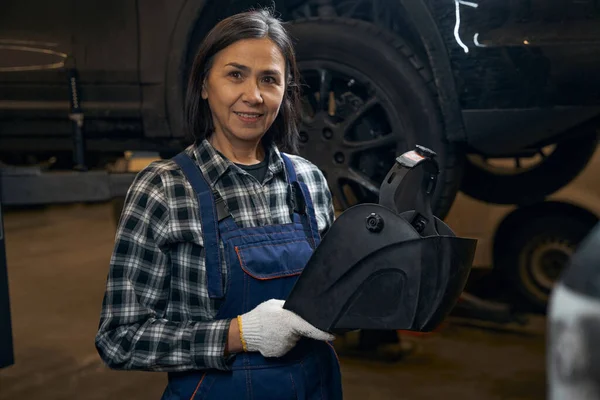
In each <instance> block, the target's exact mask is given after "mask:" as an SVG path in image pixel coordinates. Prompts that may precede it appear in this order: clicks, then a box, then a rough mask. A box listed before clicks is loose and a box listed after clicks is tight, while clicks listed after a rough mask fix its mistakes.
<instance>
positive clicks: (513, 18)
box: [0, 0, 600, 217]
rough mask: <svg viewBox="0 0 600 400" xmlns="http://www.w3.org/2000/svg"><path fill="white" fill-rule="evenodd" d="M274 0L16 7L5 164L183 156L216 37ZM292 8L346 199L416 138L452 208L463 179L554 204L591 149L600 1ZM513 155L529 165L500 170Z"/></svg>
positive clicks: (352, 1)
mask: <svg viewBox="0 0 600 400" xmlns="http://www.w3.org/2000/svg"><path fill="white" fill-rule="evenodd" d="M260 5H261V4H258V3H257V2H255V1H250V0H248V1H246V0H235V1H229V2H223V1H216V0H206V1H192V0H171V1H168V2H167V1H143V2H137V1H132V0H90V1H86V2H74V1H72V0H56V1H52V2H44V1H39V0H19V1H16V0H6V1H5V2H4V6H3V11H2V13H1V14H0V93H1V95H0V160H2V161H3V162H4V163H6V164H11V165H32V164H38V163H40V162H45V161H48V160H50V161H51V163H50V164H51V165H50V167H49V168H50V169H71V168H73V167H74V166H77V167H79V168H80V169H86V168H91V169H101V168H104V167H105V166H106V165H107V164H109V163H111V162H113V161H114V160H115V159H116V158H118V157H121V155H122V154H123V152H124V151H127V150H129V151H155V152H158V153H160V155H161V156H163V157H168V156H171V155H173V154H175V153H176V152H178V151H179V150H180V149H181V148H183V146H185V145H186V144H187V143H189V139H188V138H186V137H184V134H183V127H182V110H183V98H184V92H185V85H186V82H187V78H188V73H189V68H190V64H191V62H192V59H193V56H194V54H195V52H196V49H197V47H198V45H199V43H200V42H201V40H202V39H203V37H204V36H205V34H206V33H207V32H208V30H209V29H210V28H212V27H213V26H214V24H215V23H216V22H217V21H219V20H220V19H222V18H224V17H226V16H229V15H231V14H233V13H237V12H241V11H245V10H248V9H249V8H251V7H256V6H260ZM263 5H264V4H263ZM276 9H277V12H278V13H280V16H281V18H282V19H284V20H286V21H289V22H290V25H289V29H290V31H291V33H292V35H293V36H294V37H295V39H296V42H297V44H296V51H297V58H298V62H299V67H300V70H301V73H302V76H303V80H304V83H305V86H304V91H303V96H304V103H305V111H304V114H303V122H302V126H301V140H302V148H301V153H302V155H304V156H305V157H307V158H308V159H310V160H311V161H313V162H314V163H315V164H316V165H317V166H319V167H320V168H321V169H322V170H323V171H324V173H325V174H326V176H327V178H328V181H329V184H330V187H331V190H332V192H333V194H334V197H335V201H336V204H337V206H338V207H339V208H341V209H345V208H347V207H349V206H350V205H352V204H355V203H358V202H365V201H373V200H374V199H376V196H377V194H378V193H377V192H378V188H379V186H380V183H381V181H382V180H383V178H384V174H385V172H386V171H388V170H389V168H390V167H391V165H392V164H393V162H394V159H395V157H396V156H397V155H399V154H401V153H403V152H405V151H406V150H408V149H411V148H414V146H415V145H416V144H421V145H424V146H426V147H429V148H431V149H433V150H434V151H435V152H436V153H437V154H438V161H439V164H440V166H441V168H442V170H441V176H440V179H439V184H438V186H437V188H436V193H435V198H434V209H435V213H436V214H437V215H438V216H440V217H443V216H445V215H446V213H447V212H448V210H449V209H450V206H451V205H452V202H453V200H454V198H455V196H456V193H457V191H458V190H459V189H462V190H463V191H464V192H466V193H467V194H469V195H471V196H473V197H476V198H478V199H481V200H485V201H488V202H495V203H500V204H519V203H524V202H530V201H534V200H538V199H541V198H544V197H545V196H547V195H549V194H551V193H552V192H554V191H556V190H558V189H559V188H560V187H562V186H564V185H565V184H567V183H568V182H569V181H571V180H572V179H573V178H574V177H575V176H576V175H577V174H578V173H579V171H581V170H582V168H583V167H584V166H585V165H586V164H587V162H588V160H589V158H590V157H591V155H592V152H593V149H594V147H595V146H594V144H595V142H596V132H595V128H596V127H597V125H598V118H599V115H600V89H598V88H600V74H598V73H597V71H598V70H599V69H600V51H598V50H599V48H600V39H599V38H600V5H599V3H598V1H596V0H511V1H506V0H473V1H463V0H279V1H277V2H276ZM74 138H75V143H74V142H73V139H74ZM549 147H550V148H551V151H550V152H546V151H543V149H547V148H549ZM74 149H75V151H74ZM73 154H75V155H76V157H75V161H73V159H74V157H73ZM499 157H503V158H507V157H508V158H515V159H516V160H518V161H517V162H516V163H515V165H514V166H511V167H510V168H508V169H504V170H500V171H498V170H496V169H494V168H491V167H489V164H488V162H487V161H488V160H489V159H491V158H499ZM522 158H529V159H530V161H531V162H530V163H529V164H530V165H529V166H528V167H527V168H525V167H523V166H522V164H521V163H520V162H519V160H521V159H522ZM565 160H567V161H565ZM102 179H104V178H102ZM8 190H10V189H8Z"/></svg>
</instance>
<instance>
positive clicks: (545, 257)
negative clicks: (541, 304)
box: [531, 238, 575, 290]
mask: <svg viewBox="0 0 600 400" xmlns="http://www.w3.org/2000/svg"><path fill="white" fill-rule="evenodd" d="M574 251H575V249H574V246H573V245H572V244H571V243H569V242H567V241H565V240H560V239H557V238H556V239H548V240H546V241H544V242H543V243H541V244H539V245H538V246H537V247H536V248H535V249H534V250H533V252H532V254H531V275H532V277H533V279H534V280H535V282H536V283H537V284H538V285H540V286H541V287H543V288H544V289H547V290H552V288H553V287H554V283H555V282H556V280H557V279H558V277H559V276H560V274H561V273H562V271H563V270H564V268H565V267H566V265H567V263H568V262H569V259H570V258H571V256H572V255H573V253H574Z"/></svg>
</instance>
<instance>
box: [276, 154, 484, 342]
mask: <svg viewBox="0 0 600 400" xmlns="http://www.w3.org/2000/svg"><path fill="white" fill-rule="evenodd" d="M435 156H436V154H435V153H434V152H433V151H431V150H429V149H427V148H425V147H422V146H416V149H415V150H412V151H409V152H406V153H404V154H402V155H401V156H399V157H398V158H397V159H396V162H395V164H394V166H393V167H392V168H391V170H390V171H389V172H388V174H387V176H386V178H385V180H384V181H383V183H382V184H381V187H380V192H379V204H359V205H356V206H353V207H351V208H349V209H347V210H346V211H344V212H343V213H342V214H341V215H340V216H339V217H338V218H337V219H336V221H335V222H334V223H333V224H332V226H331V228H330V229H329V231H328V232H327V234H326V235H325V236H324V237H323V240H322V241H321V243H320V244H319V246H318V247H317V248H316V249H315V251H314V253H313V254H312V256H311V258H310V259H309V261H308V262H307V264H306V266H305V268H304V270H303V272H302V274H301V275H300V276H299V277H298V280H297V281H296V283H295V285H294V287H293V289H292V291H291V293H290V294H289V296H288V298H287V300H286V302H285V305H284V308H286V309H288V310H290V311H293V312H295V313H296V314H298V315H299V316H301V317H302V318H304V319H305V320H306V321H308V322H309V323H311V324H312V325H314V326H315V327H317V328H319V329H321V330H324V331H328V332H333V333H343V332H347V331H350V330H356V329H390V330H392V329H397V330H412V331H421V332H425V331H430V330H432V329H434V328H435V327H436V326H437V325H438V324H439V323H440V322H441V321H442V320H443V319H444V318H445V317H446V315H447V314H448V313H449V312H450V310H451V309H452V307H453V306H454V305H455V303H456V301H457V300H458V297H459V296H460V294H461V293H462V291H463V289H464V286H465V284H466V281H467V278H468V276H469V272H470V269H471V264H472V262H473V257H474V254H475V247H476V244H477V241H476V240H474V239H468V238H461V237H457V236H456V235H455V234H454V233H453V232H452V230H451V229H450V227H448V225H446V224H445V223H444V222H443V221H442V220H440V219H439V218H437V217H436V216H434V215H433V213H432V210H431V197H432V194H433V192H434V190H435V186H436V182H437V177H438V173H439V168H438V164H437V161H436V160H435Z"/></svg>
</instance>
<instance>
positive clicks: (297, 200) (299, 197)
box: [281, 153, 321, 249]
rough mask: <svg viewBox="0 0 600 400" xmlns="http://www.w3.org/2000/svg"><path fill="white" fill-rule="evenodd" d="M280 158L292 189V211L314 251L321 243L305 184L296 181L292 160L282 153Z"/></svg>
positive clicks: (312, 206)
mask: <svg viewBox="0 0 600 400" xmlns="http://www.w3.org/2000/svg"><path fill="white" fill-rule="evenodd" d="M281 158H283V162H284V164H285V169H286V172H287V176H288V183H289V184H290V185H291V187H292V198H293V199H294V211H295V212H297V213H298V214H300V218H301V220H302V225H304V230H305V231H306V234H307V236H308V238H309V239H310V240H309V242H312V244H313V249H316V248H317V246H318V245H319V243H320V241H321V236H320V235H319V227H318V225H317V217H316V214H315V207H314V205H313V202H312V199H311V197H310V192H309V191H308V187H307V186H306V184H305V183H304V182H300V181H299V180H298V177H297V175H296V170H295V168H294V164H293V163H292V160H290V158H289V157H288V156H286V155H285V154H283V153H281Z"/></svg>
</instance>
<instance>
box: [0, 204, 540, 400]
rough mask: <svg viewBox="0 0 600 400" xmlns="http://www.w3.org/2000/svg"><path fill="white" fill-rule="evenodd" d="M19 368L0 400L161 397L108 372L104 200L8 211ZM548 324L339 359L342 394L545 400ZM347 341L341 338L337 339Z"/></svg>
mask: <svg viewBox="0 0 600 400" xmlns="http://www.w3.org/2000/svg"><path fill="white" fill-rule="evenodd" d="M5 229H6V240H7V252H8V273H9V282H10V295H11V302H12V320H13V334H14V345H15V358H16V364H15V365H14V366H12V367H9V368H6V369H3V370H0V399H1V400H8V399H10V400H20V399H45V400H56V399H76V398H77V399H82V400H87V399H159V398H160V395H161V393H162V389H163V387H164V384H165V376H164V374H158V373H143V372H118V371H110V370H108V369H106V368H105V367H104V366H103V365H102V364H101V362H100V360H99V358H98V356H97V354H96V352H95V348H94V334H95V331H96V328H97V324H98V315H99V312H100V304H101V301H102V295H103V290H104V280H105V277H106V273H107V267H108V262H109V258H110V253H111V250H112V243H113V237H114V229H115V228H114V224H113V221H112V220H111V210H110V207H109V206H108V205H106V204H103V205H78V206H59V207H50V208H44V209H30V210H19V211H15V210H13V211H10V212H8V214H7V215H5ZM544 334H545V332H544V321H543V320H541V319H539V318H533V319H532V320H531V323H530V324H529V325H528V326H527V327H525V328H524V329H515V330H513V329H495V330H490V329H481V328H479V327H474V326H469V325H465V324H462V323H458V322H457V321H456V320H450V321H449V322H448V323H447V324H446V325H445V326H444V327H443V329H442V330H441V331H440V332H438V333H435V334H433V335H428V336H425V337H419V338H413V337H411V338H410V339H409V340H411V341H414V342H415V344H416V345H417V347H416V349H417V350H416V351H415V352H414V353H413V354H411V355H410V356H408V357H407V358H406V359H405V360H404V361H401V362H398V363H394V364H390V363H383V362H374V361H363V360H356V359H347V358H342V360H341V361H342V373H343V378H344V392H345V396H344V398H345V399H348V400H358V399H361V400H362V399H378V400H379V399H414V400H419V399H461V400H474V399H477V400H484V399H490V400H491V399H511V400H517V399H519V400H521V399H528V400H536V399H544V398H545V372H544V341H545V336H544ZM339 343H341V341H339Z"/></svg>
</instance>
